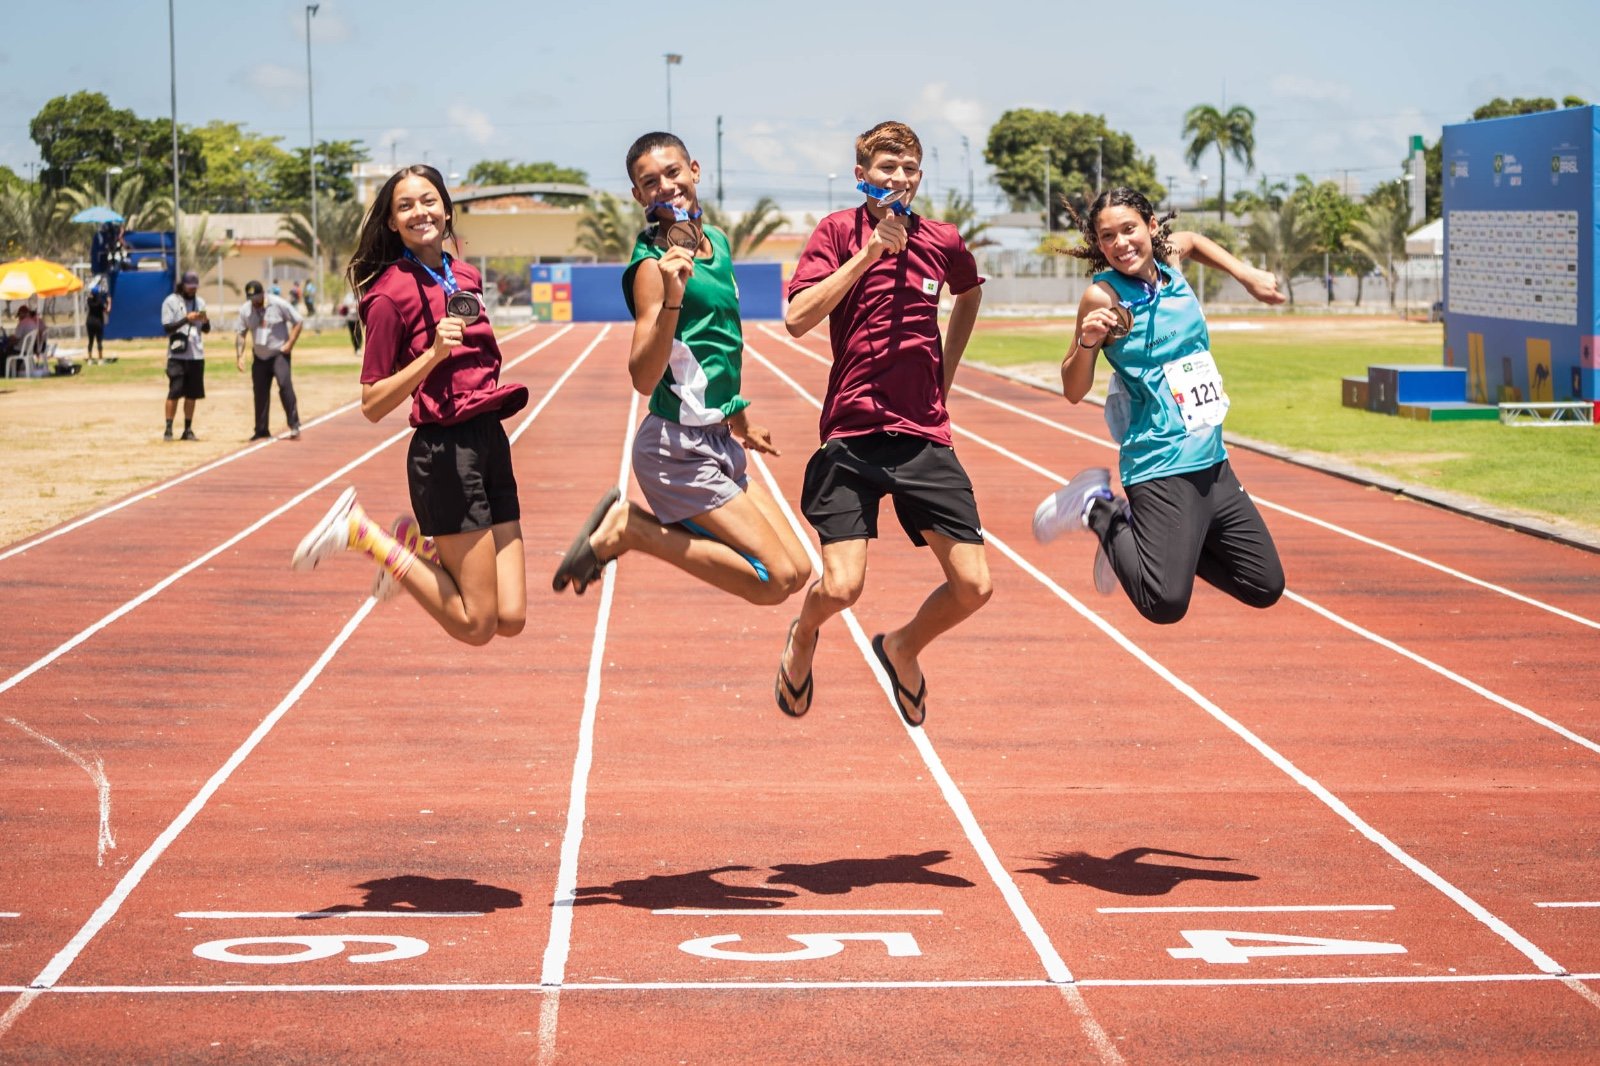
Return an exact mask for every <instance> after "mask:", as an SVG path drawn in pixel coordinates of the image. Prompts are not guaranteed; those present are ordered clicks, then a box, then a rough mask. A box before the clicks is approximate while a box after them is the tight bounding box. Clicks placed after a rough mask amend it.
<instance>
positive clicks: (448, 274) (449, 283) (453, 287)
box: [405, 248, 461, 296]
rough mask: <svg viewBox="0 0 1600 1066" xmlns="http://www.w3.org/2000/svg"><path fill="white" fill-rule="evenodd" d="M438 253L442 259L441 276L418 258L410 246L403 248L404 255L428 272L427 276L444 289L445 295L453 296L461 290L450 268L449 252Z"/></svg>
mask: <svg viewBox="0 0 1600 1066" xmlns="http://www.w3.org/2000/svg"><path fill="white" fill-rule="evenodd" d="M440 254H441V255H442V257H443V260H444V276H443V277H440V276H439V274H438V272H437V271H435V270H434V269H433V268H432V267H431V266H429V265H428V264H427V263H424V262H423V261H422V260H420V259H418V258H417V256H416V253H414V252H412V250H411V249H410V248H407V249H406V250H405V257H406V258H407V259H409V260H411V261H412V262H413V263H415V264H417V266H419V267H421V268H422V269H423V270H426V271H427V272H428V277H430V278H432V279H433V280H434V281H436V282H438V284H439V287H440V288H441V289H443V290H444V294H445V295H446V296H454V295H455V294H456V293H457V292H460V291H461V283H460V282H458V281H456V275H455V271H453V270H451V269H450V253H449V252H442V253H440Z"/></svg>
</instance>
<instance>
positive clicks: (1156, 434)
mask: <svg viewBox="0 0 1600 1066" xmlns="http://www.w3.org/2000/svg"><path fill="white" fill-rule="evenodd" d="M1157 269H1159V270H1160V272H1161V285H1160V286H1159V287H1157V288H1156V289H1155V290H1154V292H1153V293H1152V291H1151V288H1150V286H1149V285H1148V284H1146V283H1145V282H1144V281H1142V280H1141V279H1139V278H1131V277H1129V276H1128V275H1126V274H1123V273H1121V272H1120V271H1116V270H1102V271H1101V272H1100V273H1098V274H1096V275H1095V276H1094V280H1095V281H1103V282H1105V283H1106V284H1107V285H1109V286H1111V288H1112V289H1113V290H1114V291H1115V292H1116V294H1117V299H1119V300H1121V301H1122V302H1123V303H1124V304H1126V305H1128V309H1129V313H1131V314H1132V315H1133V328H1132V329H1131V330H1130V331H1129V332H1128V335H1127V336H1126V337H1123V338H1122V339H1121V340H1116V341H1108V342H1107V343H1106V345H1105V348H1104V349H1103V351H1104V352H1105V356H1106V360H1107V361H1108V362H1109V363H1110V364H1111V366H1112V369H1114V370H1115V371H1116V373H1117V377H1118V379H1119V380H1120V382H1121V385H1122V388H1123V389H1124V390H1125V393H1126V399H1127V404H1128V417H1127V428H1126V429H1125V431H1124V432H1123V433H1122V439H1121V441H1120V444H1121V446H1122V451H1121V463H1120V466H1119V473H1120V475H1121V477H1122V483H1123V484H1124V485H1134V484H1137V483H1139V482H1141V481H1150V480H1153V479H1154V478H1158V477H1168V476H1170V475H1172V474H1190V473H1193V472H1195V471H1197V470H1205V469H1207V468H1208V467H1212V466H1215V465H1216V464H1218V463H1220V462H1222V461H1223V460H1224V459H1226V458H1227V457H1228V453H1227V449H1225V448H1224V447H1223V445H1222V427H1221V426H1208V427H1204V428H1203V429H1202V430H1201V431H1200V432H1196V433H1190V432H1187V431H1186V430H1185V428H1184V424H1183V414H1182V413H1181V411H1180V410H1179V409H1178V403H1177V401H1176V400H1175V399H1173V396H1172V390H1171V389H1170V388H1169V387H1168V385H1167V375H1166V372H1165V371H1164V370H1163V369H1162V368H1163V367H1164V366H1165V365H1166V364H1167V363H1169V362H1171V361H1172V360H1174V359H1177V358H1179V357H1181V356H1185V355H1194V354H1196V353H1199V352H1208V351H1210V350H1211V334H1210V331H1209V330H1207V329H1206V319H1205V315H1203V314H1201V312H1200V302H1199V301H1198V300H1196V299H1195V295H1194V290H1192V289H1190V288H1189V283H1188V282H1186V281H1185V280H1184V279H1183V275H1182V274H1181V273H1179V272H1177V271H1175V270H1172V269H1171V268H1169V267H1167V266H1166V265H1165V264H1157ZM1111 420H1112V418H1111V413H1110V412H1109V411H1108V414H1107V421H1111Z"/></svg>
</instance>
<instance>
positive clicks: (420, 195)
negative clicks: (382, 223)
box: [389, 174, 450, 259]
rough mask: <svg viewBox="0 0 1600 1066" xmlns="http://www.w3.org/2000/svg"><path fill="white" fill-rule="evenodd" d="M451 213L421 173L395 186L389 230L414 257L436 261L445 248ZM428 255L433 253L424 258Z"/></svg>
mask: <svg viewBox="0 0 1600 1066" xmlns="http://www.w3.org/2000/svg"><path fill="white" fill-rule="evenodd" d="M449 225H450V214H449V212H448V211H447V210H446V209H445V206H444V197H442V196H441V195H440V194H439V190H438V189H436V188H434V185H433V182H431V181H429V180H428V179H427V178H425V177H423V176H422V175H420V174H407V175H406V176H405V177H404V178H401V179H400V181H399V182H398V183H397V184H396V185H395V187H394V198H393V199H392V200H391V201H390V203H389V228H390V229H391V230H393V231H394V232H395V233H397V234H399V236H400V240H401V243H403V244H404V245H405V246H406V248H407V249H409V250H410V251H411V252H412V254H414V255H417V256H418V257H423V258H430V259H431V258H434V257H436V256H437V254H438V253H439V252H440V251H441V250H442V249H443V247H444V237H445V232H446V230H447V229H448V228H449ZM424 253H429V254H428V255H426V256H424Z"/></svg>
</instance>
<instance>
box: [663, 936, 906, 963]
mask: <svg viewBox="0 0 1600 1066" xmlns="http://www.w3.org/2000/svg"><path fill="white" fill-rule="evenodd" d="M740 939H741V938H740V936H739V934H738V933H730V934H728V935H727V936H703V937H700V938H699V939H698V940H685V941H684V942H683V943H681V944H679V945H678V947H679V949H681V950H683V951H687V952H688V953H689V954H691V955H699V956H700V957H701V958H704V959H730V960H733V961H736V962H801V961H803V960H805V959H825V958H827V957H828V956H829V955H837V954H839V952H841V951H843V950H844V942H845V941H846V940H879V941H882V942H883V946H884V947H885V948H886V949H887V950H888V952H889V954H890V955H891V956H897V957H904V956H908V955H921V954H922V949H921V948H919V947H917V940H916V938H915V937H913V936H912V935H911V934H910V933H790V934H789V939H790V940H794V941H797V942H798V943H801V944H804V945H805V947H803V948H797V949H795V950H794V951H728V950H725V949H723V948H721V947H718V946H717V945H719V944H731V943H734V942H736V941H738V940H740Z"/></svg>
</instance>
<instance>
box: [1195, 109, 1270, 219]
mask: <svg viewBox="0 0 1600 1066" xmlns="http://www.w3.org/2000/svg"><path fill="white" fill-rule="evenodd" d="M1183 135H1184V136H1185V137H1188V138H1190V140H1189V146H1188V148H1186V149H1185V150H1184V153H1183V158H1184V159H1185V161H1187V162H1188V164H1189V166H1190V167H1194V166H1196V165H1198V164H1199V162H1200V157H1201V156H1203V155H1205V153H1206V149H1208V148H1211V147H1213V146H1215V147H1216V149H1217V156H1218V158H1220V159H1221V160H1222V174H1221V177H1220V178H1219V180H1218V182H1217V203H1218V207H1217V211H1218V215H1217V217H1218V218H1222V219H1226V218H1227V217H1228V216H1227V211H1228V157H1229V156H1230V155H1231V156H1233V158H1235V159H1237V160H1239V161H1240V162H1241V163H1243V164H1244V169H1245V171H1246V172H1248V171H1251V170H1254V169H1255V166H1256V113H1255V112H1254V111H1252V110H1250V109H1249V108H1248V107H1245V106H1244V105H1243V104H1234V105H1233V106H1232V107H1230V108H1228V110H1227V113H1226V114H1224V113H1223V112H1221V111H1218V110H1217V109H1216V108H1214V107H1212V106H1211V105H1210V104H1196V105H1195V106H1194V107H1191V108H1190V109H1189V112H1188V114H1186V115H1184V116H1183Z"/></svg>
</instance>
